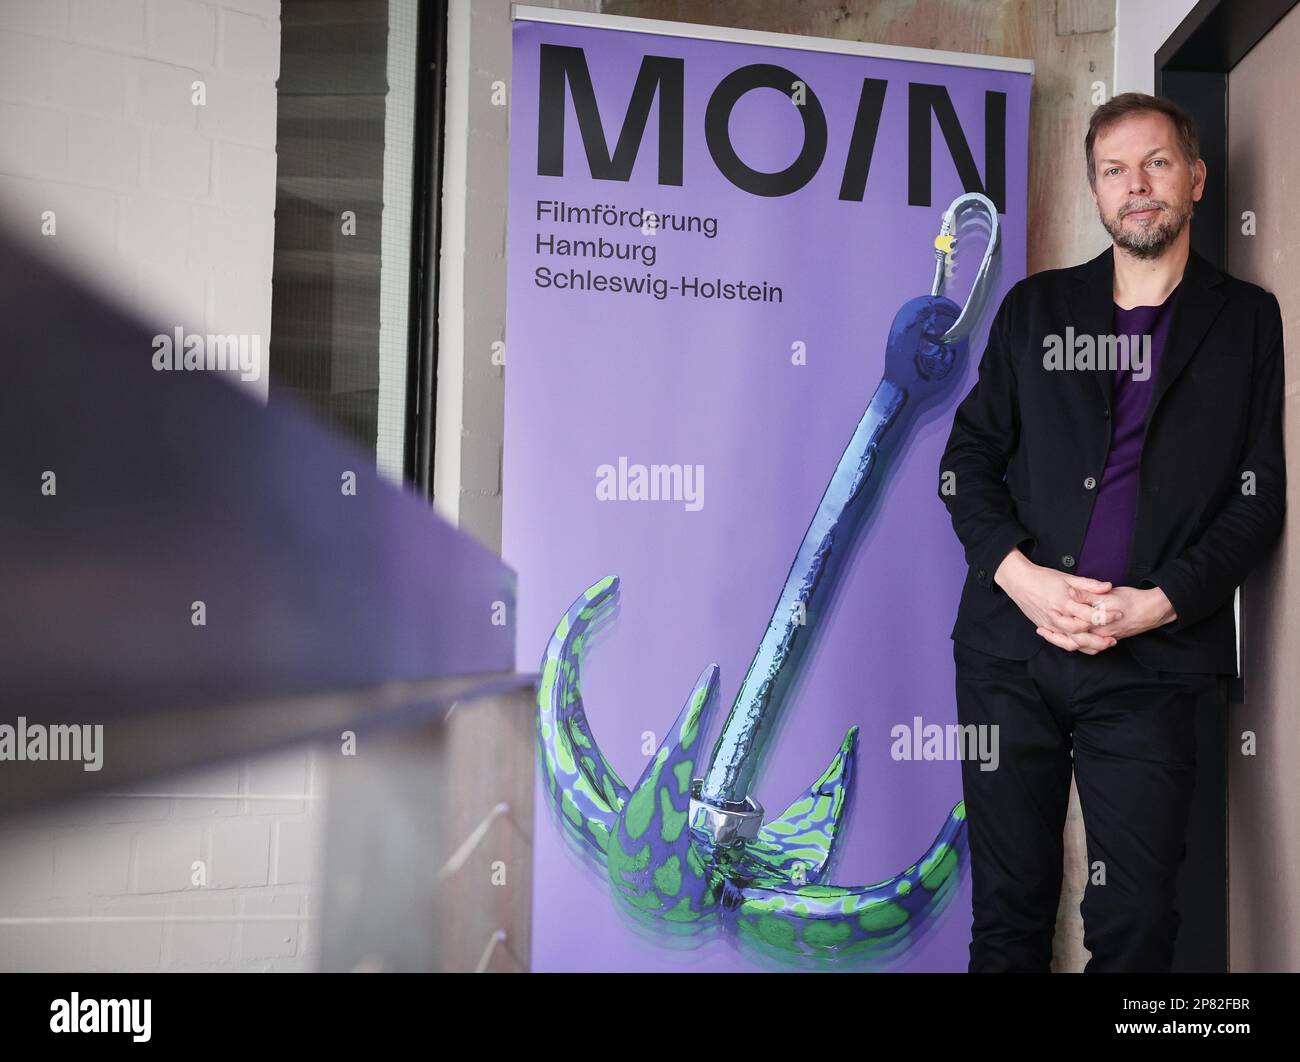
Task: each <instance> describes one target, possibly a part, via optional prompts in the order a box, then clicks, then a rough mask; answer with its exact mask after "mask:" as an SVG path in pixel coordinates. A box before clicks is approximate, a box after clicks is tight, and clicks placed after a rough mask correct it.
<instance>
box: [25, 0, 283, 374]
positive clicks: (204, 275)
mask: <svg viewBox="0 0 1300 1062" xmlns="http://www.w3.org/2000/svg"><path fill="white" fill-rule="evenodd" d="M279 70H280V5H279V2H278V0H0V218H3V219H4V223H5V224H6V226H8V227H11V228H13V229H14V230H16V231H17V232H18V233H19V234H20V235H23V236H25V237H28V238H29V239H31V240H32V241H36V242H38V244H39V246H41V247H42V248H44V249H45V250H47V251H48V252H49V253H50V255H51V256H53V257H56V258H57V259H58V260H60V261H61V262H63V263H64V264H65V265H67V266H68V267H69V268H72V269H74V270H75V271H76V272H77V273H79V274H80V275H81V276H83V277H85V278H86V279H88V280H89V281H90V282H91V283H92V284H94V285H96V286H97V287H99V288H100V289H101V290H103V291H105V292H106V293H108V294H110V295H112V296H114V297H116V298H118V299H121V300H123V301H125V302H127V303H128V304H130V305H131V306H133V307H134V308H136V309H138V310H139V311H140V312H141V313H142V314H144V316H145V319H146V321H147V323H149V324H150V325H153V326H154V327H155V328H156V330H157V331H158V332H166V333H170V332H171V331H172V330H173V329H174V328H175V327H176V326H177V325H180V326H182V327H184V328H186V329H187V330H188V331H192V332H205V333H206V332H217V333H237V334H238V333H247V334H250V335H257V336H260V337H261V340H260V349H261V351H262V352H263V354H265V352H266V351H267V350H268V349H269V342H268V340H269V336H270V331H271V264H272V257H271V256H272V242H273V236H274V231H275V229H274V225H275V221H274V217H275V116H276V96H275V81H276V78H277V77H278V76H279ZM196 81H202V82H203V84H204V87H205V90H206V102H205V103H204V105H203V106H196V105H195V104H194V102H193V93H194V90H193V85H194V82H196ZM46 211H53V213H54V218H55V231H54V234H53V235H48V234H43V232H42V222H43V216H44V214H45V212H46ZM151 353H152V352H151V351H147V352H146V355H147V354H151ZM231 380H232V382H239V383H240V385H241V386H245V387H248V388H249V389H250V390H251V391H252V392H253V393H254V394H256V395H258V396H259V397H262V398H265V396H266V393H267V376H266V370H265V365H263V367H262V372H261V373H260V375H259V378H258V379H256V380H253V381H248V382H243V381H240V380H239V377H238V375H237V374H232V376H231Z"/></svg>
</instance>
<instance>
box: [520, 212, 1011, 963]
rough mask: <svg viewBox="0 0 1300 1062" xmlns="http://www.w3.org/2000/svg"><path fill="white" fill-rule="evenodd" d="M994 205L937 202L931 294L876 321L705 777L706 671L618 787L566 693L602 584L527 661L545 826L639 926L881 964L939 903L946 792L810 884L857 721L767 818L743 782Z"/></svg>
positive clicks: (712, 691)
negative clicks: (917, 852) (863, 857)
mask: <svg viewBox="0 0 1300 1062" xmlns="http://www.w3.org/2000/svg"><path fill="white" fill-rule="evenodd" d="M972 210H978V211H982V212H983V213H984V214H985V215H986V216H987V219H988V224H989V235H988V243H987V245H986V248H985V252H984V256H983V259H982V261H981V262H980V266H979V269H978V272H977V274H976V277H975V279H974V282H973V284H972V287H971V292H970V294H969V296H968V297H967V301H966V305H965V306H964V307H959V306H957V304H956V303H955V302H953V301H952V300H950V299H948V298H947V297H945V296H944V295H943V291H944V287H945V282H946V280H947V278H948V276H949V271H950V270H949V267H950V266H951V264H952V260H953V255H954V253H955V250H956V242H957V230H958V225H959V221H960V219H961V218H962V217H963V216H964V215H965V214H966V213H967V212H969V211H972ZM999 233H1000V229H999V225H998V215H997V209H996V207H995V206H994V205H993V203H992V202H990V200H989V199H987V198H986V197H985V196H983V195H980V194H979V193H974V192H971V193H967V194H964V195H961V196H959V197H958V198H956V199H955V200H953V202H952V204H951V205H950V206H949V207H948V209H947V210H946V211H945V212H944V214H943V218H942V222H941V225H940V229H939V235H938V236H937V237H936V238H935V241H934V256H935V259H936V265H935V275H934V283H933V285H932V288H931V293H930V294H929V295H928V296H927V295H923V296H920V297H918V298H914V299H911V300H909V301H908V302H906V303H905V304H904V305H903V307H902V308H901V309H900V310H899V311H898V313H897V314H896V315H895V317H894V320H893V323H892V325H891V327H890V330H889V339H888V343H887V347H886V353H885V368H884V373H883V375H882V377H881V380H880V383H879V385H878V386H877V387H876V390H875V393H874V394H873V395H872V397H871V401H870V403H869V404H868V406H867V409H866V411H865V412H864V413H863V415H862V418H861V420H860V421H859V422H858V425H857V428H856V429H855V431H854V432H853V435H852V437H851V438H850V440H849V443H848V445H847V446H846V447H845V450H844V452H843V454H842V456H841V457H840V460H839V463H838V464H837V465H836V467H835V471H834V473H833V475H832V476H831V479H830V482H829V483H828V484H827V487H826V490H825V492H824V493H823V495H822V499H821V502H820V503H819V505H818V507H817V511H816V513H815V514H814V515H813V518H812V521H811V523H809V525H808V529H807V531H806V532H805V534H804V536H803V541H802V542H801V543H800V545H799V549H798V552H797V553H796V555H795V558H794V561H793V563H792V564H791V566H790V571H789V574H788V575H787V576H786V580H785V584H784V586H783V587H782V589H781V593H780V596H779V597H778V599H777V602H776V605H775V607H774V608H773V611H772V617H771V619H770V620H769V622H768V625H767V629H766V631H765V632H764V634H763V637H762V640H761V641H760V643H759V646H758V648H757V650H756V651H755V654H754V658H753V661H752V663H751V664H750V666H749V671H748V672H747V674H746V675H745V679H744V682H743V683H742V684H741V687H740V690H739V692H738V693H737V694H736V699H735V701H734V702H733V704H732V706H731V710H730V713H729V714H728V716H727V719H726V721H725V723H724V725H723V728H722V732H721V734H720V736H719V738H718V740H717V743H716V744H715V746H714V749H713V753H712V757H711V759H710V762H709V766H708V769H707V771H706V772H705V773H704V774H703V776H702V777H701V776H699V775H698V774H697V770H696V765H697V764H698V763H701V762H702V759H703V757H702V752H703V748H702V746H703V735H704V734H705V733H706V732H707V730H708V726H709V722H710V720H711V717H712V716H713V714H714V712H715V711H716V709H717V706H718V667H717V665H716V664H711V665H709V666H708V667H706V668H705V669H704V670H703V671H702V672H701V674H700V676H699V678H698V679H697V680H696V683H695V686H694V688H693V689H692V690H691V693H690V696H689V697H687V699H686V704H685V706H684V707H683V708H682V710H681V712H680V714H679V715H678V717H677V719H676V721H675V722H674V724H673V726H672V728H671V730H670V732H669V733H668V735H667V736H666V737H665V738H664V740H663V742H662V743H661V744H660V745H659V747H658V750H657V751H656V752H655V755H654V757H653V758H652V759H651V760H650V762H649V763H648V764H647V766H646V768H645V770H644V771H643V772H642V774H641V777H640V779H639V780H638V781H637V783H636V785H635V786H633V787H632V788H630V789H629V788H628V786H627V785H625V784H624V782H623V781H622V780H621V779H620V778H619V776H618V774H617V772H616V771H615V770H614V768H613V767H612V766H611V765H610V763H609V761H608V760H607V759H606V758H605V756H604V754H603V753H602V752H601V751H600V747H599V746H598V745H597V744H596V739H595V737H594V735H593V733H592V731H591V727H590V725H589V724H588V721H587V715H586V711H585V708H584V705H583V700H582V689H581V661H582V657H583V652H584V647H585V646H586V644H587V643H588V642H589V640H590V639H591V637H592V635H593V634H594V633H595V632H596V630H597V629H599V627H600V626H602V625H603V623H604V621H606V620H607V619H608V618H609V617H610V616H611V614H612V611H613V609H614V607H615V605H616V603H617V600H618V593H619V580H618V578H617V577H616V576H612V575H611V576H606V577H605V578H603V579H601V580H600V581H599V582H596V583H594V584H593V585H591V586H589V587H588V588H587V589H586V590H585V591H584V592H583V593H582V594H581V596H579V597H578V599H577V600H576V601H575V602H574V603H573V605H572V606H571V607H570V608H569V609H568V611H567V612H565V614H564V615H563V617H561V619H560V621H559V623H558V624H557V625H556V627H555V631H554V633H553V634H552V636H551V639H550V642H549V644H548V645H547V647H546V652H545V654H544V656H543V658H542V664H541V681H540V684H539V687H538V697H537V709H538V720H537V752H538V762H539V766H540V767H541V769H542V772H543V774H542V777H543V788H544V791H545V794H546V799H547V801H548V802H549V804H550V806H551V808H552V810H553V812H554V814H555V817H556V819H557V821H558V822H559V823H560V826H561V829H562V830H563V831H564V833H565V834H566V836H567V837H568V838H569V840H570V841H571V842H572V843H573V844H574V845H576V846H577V847H578V848H579V849H580V850H581V851H582V852H584V853H585V854H586V855H587V856H588V857H589V859H590V860H591V861H592V862H594V863H595V864H596V865H597V866H599V867H603V869H604V870H605V873H606V874H607V876H608V879H609V883H610V887H611V892H612V894H613V895H614V896H615V897H616V898H617V899H618V900H619V902H620V904H621V906H622V907H623V908H624V909H625V910H626V911H628V912H630V913H631V914H632V915H633V916H634V917H635V919H636V920H637V921H638V922H639V923H642V924H645V925H649V926H651V927H653V929H654V930H655V931H656V932H657V933H659V934H662V935H663V937H664V938H670V937H697V936H699V935H701V934H703V933H705V932H706V931H708V930H711V929H720V930H723V931H727V932H731V933H733V934H734V935H735V936H736V937H737V938H738V939H739V940H740V941H741V942H743V943H745V944H748V945H751V946H753V947H755V948H757V949H758V950H759V951H760V952H762V953H763V954H765V955H769V956H772V957H775V958H777V959H780V960H785V961H797V962H798V961H806V960H812V961H815V962H827V961H829V962H840V961H842V960H850V959H859V958H860V959H864V960H870V961H875V960H877V959H888V958H892V957H894V956H896V955H898V954H899V953H901V952H902V951H904V950H906V948H907V947H909V946H910V944H911V943H912V941H913V940H915V939H916V937H917V935H918V933H919V931H920V930H921V929H922V928H923V926H924V925H925V924H926V923H927V921H929V920H931V919H932V918H933V917H934V915H935V914H937V912H938V911H940V910H942V909H943V907H944V906H946V904H947V901H948V899H949V898H950V896H951V893H952V892H953V890H954V889H955V884H956V880H957V874H958V869H959V866H960V864H961V862H962V860H963V858H964V856H965V853H966V844H967V841H966V818H965V806H964V803H963V802H958V803H957V805H956V806H955V807H954V808H953V809H952V811H951V813H950V814H949V815H948V817H947V819H946V821H945V822H944V824H943V826H942V828H941V829H940V831H939V833H938V835H937V836H936V837H935V839H934V842H933V843H932V844H931V845H930V847H929V848H928V849H927V850H926V852H925V853H924V855H922V857H921V858H920V859H919V860H918V861H917V862H916V863H914V864H913V865H912V866H910V867H908V868H907V869H906V870H904V871H902V872H901V873H899V874H896V875H895V876H894V877H892V878H889V879H888V880H886V881H881V882H879V883H876V884H872V885H862V886H836V885H830V884H826V883H824V881H823V878H824V877H825V876H826V874H827V872H828V868H829V866H830V865H831V861H832V857H833V855H834V852H835V848H836V845H837V842H838V841H839V839H840V837H841V835H842V833H843V829H842V827H843V825H844V822H843V817H844V812H845V809H846V807H848V806H849V805H850V803H851V797H852V791H853V778H854V767H855V764H856V751H857V734H858V728H857V727H856V726H854V727H851V728H850V729H849V731H848V733H847V734H846V735H845V736H844V740H843V741H842V742H841V743H840V746H839V749H838V750H837V751H836V753H835V755H834V757H833V758H832V759H831V761H830V764H829V765H828V766H827V767H826V769H825V770H824V771H823V772H822V774H821V776H820V777H819V778H818V779H817V780H816V781H815V782H813V784H812V785H811V786H809V787H808V788H807V789H806V790H805V791H804V792H803V794H802V795H800V796H799V798H798V799H797V800H795V801H794V802H793V803H792V804H791V805H790V806H789V807H788V808H786V810H785V811H784V812H782V813H781V814H780V815H779V816H777V817H776V818H775V819H773V820H771V821H770V822H766V823H764V821H763V819H764V814H765V813H764V810H763V808H762V806H761V805H760V804H759V803H758V801H757V800H755V799H754V798H753V796H752V795H751V794H750V791H749V790H750V785H751V783H752V781H753V779H754V777H755V775H756V773H757V770H758V768H759V765H760V764H761V762H762V761H763V759H764V756H765V750H766V747H767V745H768V739H769V738H770V736H771V734H772V732H773V730H774V729H775V727H776V725H777V721H778V718H779V717H780V715H781V713H782V710H783V708H784V704H785V702H786V700H787V699H788V696H787V694H788V693H789V690H790V688H791V682H792V678H793V676H794V675H795V673H796V672H797V670H798V669H797V666H796V665H797V661H798V660H799V658H800V657H801V656H802V655H803V654H804V653H805V652H806V650H807V647H808V645H809V643H810V641H811V638H810V634H811V631H812V630H813V628H815V626H816V620H817V619H818V618H819V617H820V612H819V606H820V605H822V604H824V603H825V601H826V600H827V598H828V596H829V593H830V591H831V588H832V587H833V586H834V585H835V583H836V581H837V578H838V576H839V575H840V573H841V571H842V566H843V563H844V561H845V560H846V556H847V554H848V553H849V552H850V550H849V549H848V546H849V544H850V543H851V542H852V541H853V540H854V537H855V532H856V530H857V529H858V527H859V526H860V524H861V521H862V519H863V517H864V515H865V514H866V513H867V512H868V511H869V510H870V508H871V504H870V503H871V499H872V498H874V497H875V496H876V495H877V494H878V491H879V487H880V483H881V480H882V472H881V471H880V469H881V467H882V466H883V467H887V466H888V463H889V462H888V460H887V456H888V453H889V452H892V450H893V449H895V448H896V447H897V446H898V444H899V443H900V442H901V441H902V440H903V439H904V438H906V436H907V434H908V430H909V428H910V427H911V425H912V424H913V423H914V422H915V419H916V417H917V414H918V413H919V412H920V411H921V410H923V409H924V408H926V407H927V406H930V405H933V404H934V402H935V401H937V399H938V398H940V397H942V395H943V394H944V393H945V392H946V391H947V390H949V389H950V387H951V384H952V382H953V381H954V380H955V379H956V378H957V377H958V376H959V375H960V374H958V373H955V372H954V371H953V370H954V368H955V367H956V366H957V365H958V364H959V363H964V360H963V359H964V356H965V354H966V352H967V348H968V345H969V337H970V334H971V333H972V332H973V331H974V329H975V327H976V324H977V322H978V320H979V318H980V315H981V313H982V312H983V310H984V308H985V306H986V304H987V302H988V298H989V294H990V292H991V286H992V282H993V280H994V279H995V269H994V266H995V264H996V263H997V262H998V253H999Z"/></svg>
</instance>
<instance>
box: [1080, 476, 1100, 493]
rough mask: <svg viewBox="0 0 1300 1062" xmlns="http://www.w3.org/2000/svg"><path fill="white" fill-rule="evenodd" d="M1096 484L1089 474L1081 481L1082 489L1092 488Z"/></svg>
mask: <svg viewBox="0 0 1300 1062" xmlns="http://www.w3.org/2000/svg"><path fill="white" fill-rule="evenodd" d="M1096 485H1097V481H1096V480H1095V479H1093V478H1092V477H1091V476H1089V477H1088V478H1087V479H1085V480H1084V481H1083V489H1084V490H1092V488H1093V487H1095V486H1096Z"/></svg>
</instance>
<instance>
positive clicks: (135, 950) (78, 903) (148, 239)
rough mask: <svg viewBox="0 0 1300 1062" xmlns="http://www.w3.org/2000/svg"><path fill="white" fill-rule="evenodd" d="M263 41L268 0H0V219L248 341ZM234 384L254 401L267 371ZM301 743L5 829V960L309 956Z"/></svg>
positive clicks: (58, 254)
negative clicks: (202, 95)
mask: <svg viewBox="0 0 1300 1062" xmlns="http://www.w3.org/2000/svg"><path fill="white" fill-rule="evenodd" d="M279 57H280V5H279V0H0V219H2V220H3V223H4V224H5V225H6V226H7V227H10V228H13V229H14V230H16V231H17V232H18V233H19V234H20V235H22V236H25V237H27V238H28V239H30V240H32V241H35V242H37V243H38V246H39V247H41V248H42V249H43V250H45V251H46V252H47V253H48V254H49V255H50V256H51V257H54V258H57V259H58V260H59V261H61V262H62V263H64V264H65V265H66V266H68V267H69V268H71V269H73V270H75V271H77V272H78V273H79V274H80V275H82V276H83V277H85V278H87V279H88V280H90V282H91V283H92V284H94V285H96V286H97V287H99V288H100V289H102V290H104V291H105V292H107V293H108V294H110V295H112V296H114V297H117V298H120V299H123V300H125V301H127V302H128V303H129V304H130V305H132V306H133V307H135V308H136V309H137V310H139V311H140V312H141V313H143V314H144V315H145V317H146V321H147V322H148V323H150V324H155V326H156V328H157V330H158V331H160V332H170V331H171V330H172V329H173V328H174V327H175V326H176V325H181V326H182V327H184V328H186V329H188V330H190V331H194V332H198V331H203V332H233V333H250V334H254V335H259V336H261V337H262V341H261V349H262V351H264V352H265V351H266V350H267V349H268V347H269V344H268V342H267V338H268V337H269V334H270V328H271V265H272V253H273V245H274V232H275V228H274V211H275V172H276V170H275V122H276V96H275V80H276V78H277V76H278V75H279V65H280V64H279ZM196 80H201V81H203V82H204V83H205V86H206V91H207V101H206V105H205V106H203V107H196V106H194V104H193V103H192V100H191V96H192V87H191V86H192V85H193V82H195V81H196ZM45 211H53V212H54V215H55V221H56V229H55V234H54V235H53V236H43V235H42V233H41V224H42V214H43V212H45ZM148 353H151V352H146V354H148ZM236 379H237V377H236ZM245 386H249V387H251V388H252V390H253V391H254V393H256V394H257V395H259V396H260V397H263V398H264V397H265V395H266V387H267V379H266V374H265V371H263V373H262V374H261V377H260V379H258V380H257V381H254V382H251V383H249V384H246V385H245ZM313 759H314V758H313V756H312V755H310V754H309V752H308V751H307V750H299V751H295V752H292V753H288V754H284V755H280V756H276V757H274V758H272V759H268V760H260V761H256V762H252V763H246V764H236V765H232V766H229V767H223V768H217V769H214V770H212V771H207V772H204V773H203V774H202V775H194V776H190V777H186V778H179V779H172V780H170V781H166V782H158V783H156V784H155V785H152V786H151V787H150V792H151V793H154V794H157V795H147V796H134V797H121V796H114V797H100V798H97V799H93V800H88V801H85V802H82V803H80V804H78V805H76V806H74V807H69V808H61V809H58V810H57V811H55V812H51V813H49V814H47V815H45V816H43V817H42V818H40V819H38V820H24V821H22V822H20V823H17V824H10V825H8V826H7V827H5V828H4V830H3V832H0V969H3V970H69V969H71V970H86V969H93V970H123V969H129V970H158V969H164V970H198V969H228V970H300V969H313V968H314V967H315V965H316V960H317V954H318V951H317V949H318V944H317V938H316V934H315V932H314V926H315V923H314V922H313V921H312V916H313V914H314V913H315V909H316V908H317V907H318V906H319V898H318V893H317V891H316V888H315V885H314V882H315V881H316V880H318V877H317V872H316V867H317V863H318V861H319V855H320V845H321V840H322V820H323V807H322V804H321V802H320V801H319V800H318V799H315V798H316V796H317V795H318V794H317V792H316V790H315V788H314V787H315V786H316V784H317V779H316V771H315V765H314V762H313ZM268 795H269V796H272V797H275V799H265V797H266V796H268ZM286 796H287V797H288V798H287V799H286ZM196 860H197V861H201V862H202V863H203V864H204V866H205V868H206V872H207V880H206V884H201V885H196V884H194V870H193V864H194V863H195V861H196ZM285 915H287V916H288V917H281V916H285ZM70 919H72V921H70ZM121 919H134V921H122V920H121Z"/></svg>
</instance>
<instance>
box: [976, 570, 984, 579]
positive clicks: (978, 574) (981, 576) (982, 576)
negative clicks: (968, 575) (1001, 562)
mask: <svg viewBox="0 0 1300 1062" xmlns="http://www.w3.org/2000/svg"><path fill="white" fill-rule="evenodd" d="M975 574H976V575H977V576H979V577H980V578H981V579H983V578H984V569H983V568H981V569H980V570H979V571H977V572H976V573H975Z"/></svg>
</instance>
